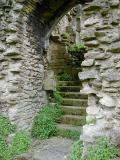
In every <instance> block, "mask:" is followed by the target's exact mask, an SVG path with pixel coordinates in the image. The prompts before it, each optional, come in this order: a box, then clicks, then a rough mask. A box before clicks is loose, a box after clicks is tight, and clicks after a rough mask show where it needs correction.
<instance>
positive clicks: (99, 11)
mask: <svg viewBox="0 0 120 160" xmlns="http://www.w3.org/2000/svg"><path fill="white" fill-rule="evenodd" d="M81 38H82V40H83V42H84V44H85V45H86V46H87V49H88V51H87V53H86V54H85V60H84V61H83V62H82V67H83V71H82V72H80V73H79V78H80V80H81V81H82V82H83V90H81V93H84V94H88V108H87V117H86V120H87V124H86V125H85V126H84V127H83V134H82V136H81V139H82V140H83V141H84V145H87V144H88V143H92V142H93V141H94V140H95V138H96V137H99V136H104V135H106V136H109V137H111V138H112V140H113V142H115V143H116V144H118V145H120V1H119V0H100V1H98V0H94V1H93V2H92V3H90V4H86V5H85V6H83V9H82V14H81Z"/></svg>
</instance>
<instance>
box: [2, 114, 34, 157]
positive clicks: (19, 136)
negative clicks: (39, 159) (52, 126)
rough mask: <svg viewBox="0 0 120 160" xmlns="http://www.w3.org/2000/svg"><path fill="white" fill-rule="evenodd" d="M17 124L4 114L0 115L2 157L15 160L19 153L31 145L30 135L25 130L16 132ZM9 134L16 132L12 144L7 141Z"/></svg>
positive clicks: (25, 150)
mask: <svg viewBox="0 0 120 160" xmlns="http://www.w3.org/2000/svg"><path fill="white" fill-rule="evenodd" d="M15 128H16V127H15V125H13V124H11V122H10V120H9V119H8V118H6V117H4V116H0V159H1V160H13V159H14V158H15V157H16V156H17V155H20V154H22V153H24V152H27V151H28V149H29V148H30V146H31V139H30V137H29V136H28V135H27V134H26V133H23V132H15ZM9 134H14V137H13V140H12V142H11V144H9V143H8V142H7V139H8V136H9Z"/></svg>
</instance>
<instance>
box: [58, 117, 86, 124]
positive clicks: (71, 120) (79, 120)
mask: <svg viewBox="0 0 120 160" xmlns="http://www.w3.org/2000/svg"><path fill="white" fill-rule="evenodd" d="M59 122H60V123H63V124H71V125H76V126H83V125H84V124H85V122H86V118H85V116H77V115H64V116H62V117H61V119H60V120H59Z"/></svg>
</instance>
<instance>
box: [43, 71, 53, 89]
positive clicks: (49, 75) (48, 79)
mask: <svg viewBox="0 0 120 160" xmlns="http://www.w3.org/2000/svg"><path fill="white" fill-rule="evenodd" d="M54 76H55V75H54V72H53V71H52V70H48V71H46V72H45V78H44V89H45V90H51V91H55V90H56V81H55V77H54Z"/></svg>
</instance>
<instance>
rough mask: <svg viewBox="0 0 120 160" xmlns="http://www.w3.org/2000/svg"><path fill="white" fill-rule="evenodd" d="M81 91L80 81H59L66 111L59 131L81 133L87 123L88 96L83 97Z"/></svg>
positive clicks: (63, 107)
mask: <svg viewBox="0 0 120 160" xmlns="http://www.w3.org/2000/svg"><path fill="white" fill-rule="evenodd" d="M80 89H81V82H80V81H58V90H59V92H60V95H61V96H62V97H63V103H62V110H63V111H64V115H63V116H62V117H61V119H60V120H59V121H58V128H59V129H62V130H70V131H78V132H81V128H82V126H83V125H84V124H85V122H86V117H85V116H86V106H87V96H85V95H81V94H80Z"/></svg>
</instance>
